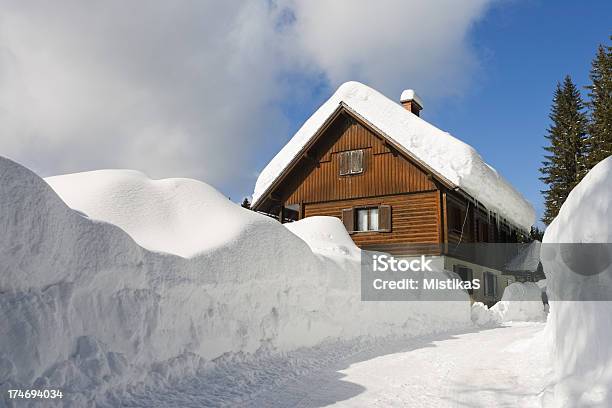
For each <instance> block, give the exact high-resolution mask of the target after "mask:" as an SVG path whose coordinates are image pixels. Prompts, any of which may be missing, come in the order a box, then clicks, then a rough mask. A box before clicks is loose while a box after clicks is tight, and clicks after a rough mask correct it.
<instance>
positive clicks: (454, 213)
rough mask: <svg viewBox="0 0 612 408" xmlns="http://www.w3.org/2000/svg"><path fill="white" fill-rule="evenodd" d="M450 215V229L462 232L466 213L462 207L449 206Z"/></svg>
mask: <svg viewBox="0 0 612 408" xmlns="http://www.w3.org/2000/svg"><path fill="white" fill-rule="evenodd" d="M449 215H450V217H449V218H450V220H449V224H450V229H451V230H453V231H455V232H461V231H462V229H463V221H464V215H463V211H461V208H459V207H455V206H451V207H450V208H449Z"/></svg>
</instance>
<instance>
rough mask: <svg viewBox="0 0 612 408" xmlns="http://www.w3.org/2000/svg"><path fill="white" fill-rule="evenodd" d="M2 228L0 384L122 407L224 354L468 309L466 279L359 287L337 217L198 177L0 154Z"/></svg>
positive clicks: (345, 335) (408, 326)
mask: <svg viewBox="0 0 612 408" xmlns="http://www.w3.org/2000/svg"><path fill="white" fill-rule="evenodd" d="M51 186H53V188H55V189H56V190H55V191H54V190H53V189H52V188H51ZM58 194H59V195H58ZM60 197H61V198H60ZM64 200H65V201H64ZM313 222H314V223H316V225H315V227H316V228H314V229H313V225H312V223H313ZM315 229H316V230H317V234H313V232H314V230H315ZM0 231H2V234H0V321H1V322H2V324H1V325H0V392H2V398H6V392H5V390H6V389H9V388H22V389H23V388H32V387H36V388H61V389H63V390H64V392H65V393H66V398H65V399H64V400H63V401H61V402H62V403H63V404H64V405H67V406H70V404H71V403H72V406H76V407H80V406H87V404H89V403H92V402H93V401H95V402H96V403H97V404H98V405H101V406H104V405H103V404H104V403H105V402H108V401H111V402H109V403H108V404H109V405H107V406H117V405H120V404H121V403H120V402H117V400H116V398H118V397H117V396H128V395H130V393H131V392H132V390H145V391H146V392H145V394H146V393H147V392H148V393H152V392H153V390H169V392H171V391H172V390H173V389H176V384H178V383H180V382H181V381H184V380H185V379H189V378H197V377H202V376H204V377H205V376H206V375H207V374H206V373H214V372H217V373H219V372H223V367H224V366H223V364H224V362H226V361H233V360H239V361H242V360H244V361H263V360H265V361H270V360H274V359H275V358H279V357H278V356H283V355H284V353H290V352H294V351H295V350H300V349H304V348H306V349H307V348H311V347H318V346H320V345H321V344H325V343H326V342H330V341H335V342H339V343H347V342H348V343H350V342H351V341H362V340H359V339H364V340H363V341H369V340H367V339H369V338H371V339H375V338H381V337H388V336H408V337H415V336H420V335H426V334H431V333H436V332H444V331H448V330H454V329H458V328H462V327H467V326H468V325H469V324H470V307H469V302H468V299H467V295H466V294H464V293H461V292H459V295H461V296H462V300H460V301H456V302H450V301H449V302H361V292H360V262H359V256H358V253H359V250H358V249H357V248H356V247H355V246H354V245H353V244H352V243H351V241H350V238H349V237H348V235H347V233H346V231H345V230H344V228H343V226H342V224H341V223H340V221H339V220H337V219H332V218H329V219H319V220H310V221H308V222H305V223H298V224H296V225H294V226H292V227H290V228H286V227H285V226H283V225H281V224H279V223H278V222H276V221H274V220H272V219H270V218H268V217H265V216H263V215H259V214H256V213H254V212H252V211H248V210H245V209H243V208H240V207H239V206H238V205H236V204H234V203H232V202H230V201H229V200H228V199H227V198H226V197H224V196H223V195H221V194H219V193H218V192H217V191H216V190H214V189H213V188H211V187H210V186H208V185H206V184H204V183H201V182H198V181H195V180H185V179H170V180H158V181H153V180H149V179H148V178H146V177H145V176H144V175H142V174H140V173H136V172H133V171H97V172H91V173H83V174H78V175H69V176H62V177H54V178H51V179H49V181H48V183H47V182H45V181H44V180H42V179H41V178H40V177H38V176H37V175H36V174H34V173H32V172H31V171H29V170H28V169H26V168H24V167H23V166H20V165H19V164H17V163H14V162H12V161H10V160H8V159H4V158H0ZM253 359H255V360H253ZM314 360H317V359H316V358H313V361H314ZM276 361H281V360H276ZM282 361H289V362H288V363H287V364H290V361H291V360H282ZM245 364H249V363H245ZM283 364H284V363H283ZM273 367H274V365H272V366H270V370H271V371H272V372H275V371H274V369H273ZM215 370H221V371H215ZM258 370H259V371H261V370H263V371H267V370H268V368H267V367H266V366H258ZM256 371H257V370H256ZM248 372H249V371H248V370H245V371H244V373H245V375H247V374H246V373H248ZM251 372H253V371H251ZM226 374H228V373H226ZM228 375H229V374H228ZM253 376H254V377H256V376H257V375H256V374H253ZM215 378H216V381H217V384H220V386H223V384H224V382H227V381H231V378H232V377H227V376H225V377H224V376H222V375H219V376H216V377H215ZM243 378H244V381H246V382H248V381H250V378H251V377H243ZM211 384H214V382H213V383H211ZM133 392H136V391H133ZM156 395H158V394H156ZM226 397H227V395H226ZM126 398H127V397H126ZM113 401H114V402H113ZM160 401H163V397H161V399H160ZM145 406H146V404H145Z"/></svg>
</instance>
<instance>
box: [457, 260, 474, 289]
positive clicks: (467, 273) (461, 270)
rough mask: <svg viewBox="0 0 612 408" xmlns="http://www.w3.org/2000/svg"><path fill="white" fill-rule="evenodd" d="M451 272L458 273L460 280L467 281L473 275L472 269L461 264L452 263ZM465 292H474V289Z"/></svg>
mask: <svg viewBox="0 0 612 408" xmlns="http://www.w3.org/2000/svg"><path fill="white" fill-rule="evenodd" d="M453 272H455V273H456V274H457V275H459V278H461V280H462V281H464V282H467V281H471V280H472V277H473V273H472V270H471V269H470V268H467V267H465V266H462V265H453ZM467 292H468V293H469V294H472V293H474V289H468V290H467Z"/></svg>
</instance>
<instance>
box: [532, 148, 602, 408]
mask: <svg viewBox="0 0 612 408" xmlns="http://www.w3.org/2000/svg"><path fill="white" fill-rule="evenodd" d="M611 180H612V157H608V158H607V159H606V160H604V161H602V162H601V163H599V164H598V165H597V166H595V167H594V168H593V169H592V170H591V171H590V172H589V174H587V175H586V177H585V178H584V179H583V180H582V181H581V182H580V184H578V185H577V186H576V188H574V190H573V191H572V192H571V193H570V195H569V197H568V198H567V200H566V201H565V203H564V204H563V206H562V207H561V210H560V212H559V215H558V216H557V217H556V218H555V220H554V221H553V222H552V223H551V224H550V226H549V227H548V228H547V229H546V233H545V234H544V239H543V244H544V246H543V253H542V263H543V266H544V272H545V274H546V285H547V293H548V295H549V300H551V303H550V316H549V318H548V327H547V330H548V331H549V334H550V335H551V340H552V344H553V348H552V353H553V368H554V372H555V378H554V382H553V383H552V384H551V387H550V389H549V391H550V393H549V395H548V396H547V399H546V401H545V402H546V404H545V405H546V406H554V407H560V406H563V407H577V406H589V407H593V406H597V407H610V406H612V346H611V343H610V339H612V302H608V301H587V300H583V301H579V302H578V301H566V300H564V299H568V297H569V298H573V297H571V296H574V295H577V294H580V293H584V290H585V289H587V283H595V284H596V285H597V286H598V287H606V286H607V287H608V288H610V287H611V284H612V263H610V262H608V266H607V268H605V269H604V270H603V271H602V272H601V273H599V274H598V275H596V278H597V279H596V281H595V282H594V280H593V278H590V279H587V277H586V276H583V275H579V274H577V273H574V272H572V270H571V269H570V268H569V266H568V264H569V265H571V264H572V261H573V259H572V254H571V253H564V254H562V253H559V251H554V248H550V247H547V244H549V245H550V244H554V243H611V242H612V182H611ZM609 248H610V246H609V245H608V246H607V249H608V251H609ZM601 250H602V251H603V250H605V248H604V247H601ZM597 255H598V257H600V258H601V257H602V256H605V255H607V258H608V261H610V260H612V253H611V252H608V253H607V254H603V253H599V254H597ZM583 260H584V259H582V261H583ZM581 267H582V268H584V267H586V265H581ZM586 272H591V271H586ZM559 294H562V296H563V298H561V299H559Z"/></svg>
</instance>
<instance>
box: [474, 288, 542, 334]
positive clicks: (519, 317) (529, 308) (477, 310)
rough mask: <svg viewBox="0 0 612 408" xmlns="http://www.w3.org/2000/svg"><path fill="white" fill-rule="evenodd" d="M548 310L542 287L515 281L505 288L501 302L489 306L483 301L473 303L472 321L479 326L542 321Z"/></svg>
mask: <svg viewBox="0 0 612 408" xmlns="http://www.w3.org/2000/svg"><path fill="white" fill-rule="evenodd" d="M546 316H547V312H546V309H545V307H544V302H542V289H541V288H540V286H538V284H537V283H533V282H514V283H513V284H511V285H509V286H507V287H506V288H505V289H504V294H503V295H502V298H501V300H500V301H499V302H497V303H495V304H494V305H493V306H491V308H488V307H487V306H486V305H485V304H484V303H482V302H475V303H474V304H473V305H472V322H474V324H476V325H478V326H496V325H498V324H500V323H506V322H529V321H533V322H542V321H546Z"/></svg>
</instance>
